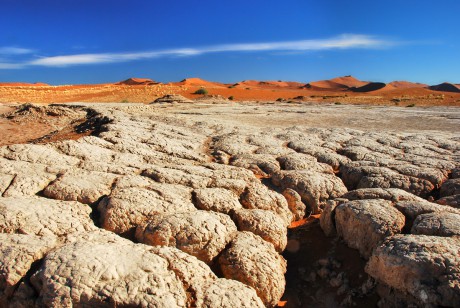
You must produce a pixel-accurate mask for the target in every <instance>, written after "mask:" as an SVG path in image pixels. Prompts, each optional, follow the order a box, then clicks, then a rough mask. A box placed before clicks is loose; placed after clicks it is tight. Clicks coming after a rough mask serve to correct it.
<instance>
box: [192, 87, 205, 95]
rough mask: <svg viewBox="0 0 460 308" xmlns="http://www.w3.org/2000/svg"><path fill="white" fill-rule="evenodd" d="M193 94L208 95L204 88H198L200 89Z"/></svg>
mask: <svg viewBox="0 0 460 308" xmlns="http://www.w3.org/2000/svg"><path fill="white" fill-rule="evenodd" d="M193 94H202V95H206V94H208V90H206V89H205V88H200V89H198V90H196V91H195V92H194V93H193Z"/></svg>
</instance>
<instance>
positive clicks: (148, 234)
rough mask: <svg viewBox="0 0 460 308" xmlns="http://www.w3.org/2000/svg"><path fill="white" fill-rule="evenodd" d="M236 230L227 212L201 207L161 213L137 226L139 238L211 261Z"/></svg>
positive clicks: (147, 242) (207, 261) (153, 244)
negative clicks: (222, 212)
mask: <svg viewBox="0 0 460 308" xmlns="http://www.w3.org/2000/svg"><path fill="white" fill-rule="evenodd" d="M236 232H237V229H236V226H235V224H234V223H233V221H232V220H231V219H230V217H229V216H228V215H225V214H221V213H215V212H206V211H200V210H198V211H194V212H187V213H176V214H170V215H158V216H156V217H155V218H153V219H152V220H151V221H149V222H148V223H147V224H144V225H141V226H139V227H138V228H137V230H136V238H137V240H138V241H139V242H142V243H144V244H148V245H152V246H170V247H176V248H178V249H180V250H182V251H184V252H186V253H188V254H190V255H192V256H195V257H197V258H198V259H199V260H201V261H203V262H206V263H210V262H212V260H213V259H214V258H215V257H216V256H217V255H218V254H219V253H220V252H221V251H222V250H223V249H224V248H225V246H226V245H227V243H228V242H229V241H230V240H231V239H232V237H233V236H234V234H235V233H236Z"/></svg>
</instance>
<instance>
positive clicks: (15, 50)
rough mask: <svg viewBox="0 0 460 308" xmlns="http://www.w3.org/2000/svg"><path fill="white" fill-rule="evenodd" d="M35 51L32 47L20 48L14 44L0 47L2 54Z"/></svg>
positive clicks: (0, 53) (8, 54)
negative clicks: (13, 45)
mask: <svg viewBox="0 0 460 308" xmlns="http://www.w3.org/2000/svg"><path fill="white" fill-rule="evenodd" d="M33 52H34V51H33V50H32V49H27V48H19V47H12V46H6V47H0V55H7V56H11V55H25V54H30V53H33Z"/></svg>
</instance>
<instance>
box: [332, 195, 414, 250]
mask: <svg viewBox="0 0 460 308" xmlns="http://www.w3.org/2000/svg"><path fill="white" fill-rule="evenodd" d="M404 223H405V218H404V215H403V214H402V213H400V212H399V211H398V210H396V209H395V208H394V207H393V205H392V203H391V202H390V201H387V200H382V199H374V200H356V201H349V202H344V203H342V204H340V205H338V206H337V207H336V208H335V225H336V229H337V234H338V235H339V236H341V237H342V238H343V239H344V240H345V242H346V243H347V245H348V246H349V247H351V248H355V249H358V250H359V252H360V253H361V255H362V256H363V257H365V258H369V257H370V255H371V254H372V251H373V250H374V249H375V248H376V247H377V246H378V245H379V244H380V243H381V242H382V241H383V240H384V239H385V238H386V237H388V236H391V235H394V234H396V233H400V232H401V230H402V228H403V227H404Z"/></svg>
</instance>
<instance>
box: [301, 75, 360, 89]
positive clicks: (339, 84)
mask: <svg viewBox="0 0 460 308" xmlns="http://www.w3.org/2000/svg"><path fill="white" fill-rule="evenodd" d="M366 84H368V82H367V81H361V80H358V79H356V78H355V77H353V76H343V77H337V78H333V79H330V80H320V81H313V82H310V83H309V84H307V85H306V87H307V88H310V89H314V90H315V89H316V90H322V89H323V90H324V89H330V90H347V89H349V88H359V87H362V86H365V85H366Z"/></svg>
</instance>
